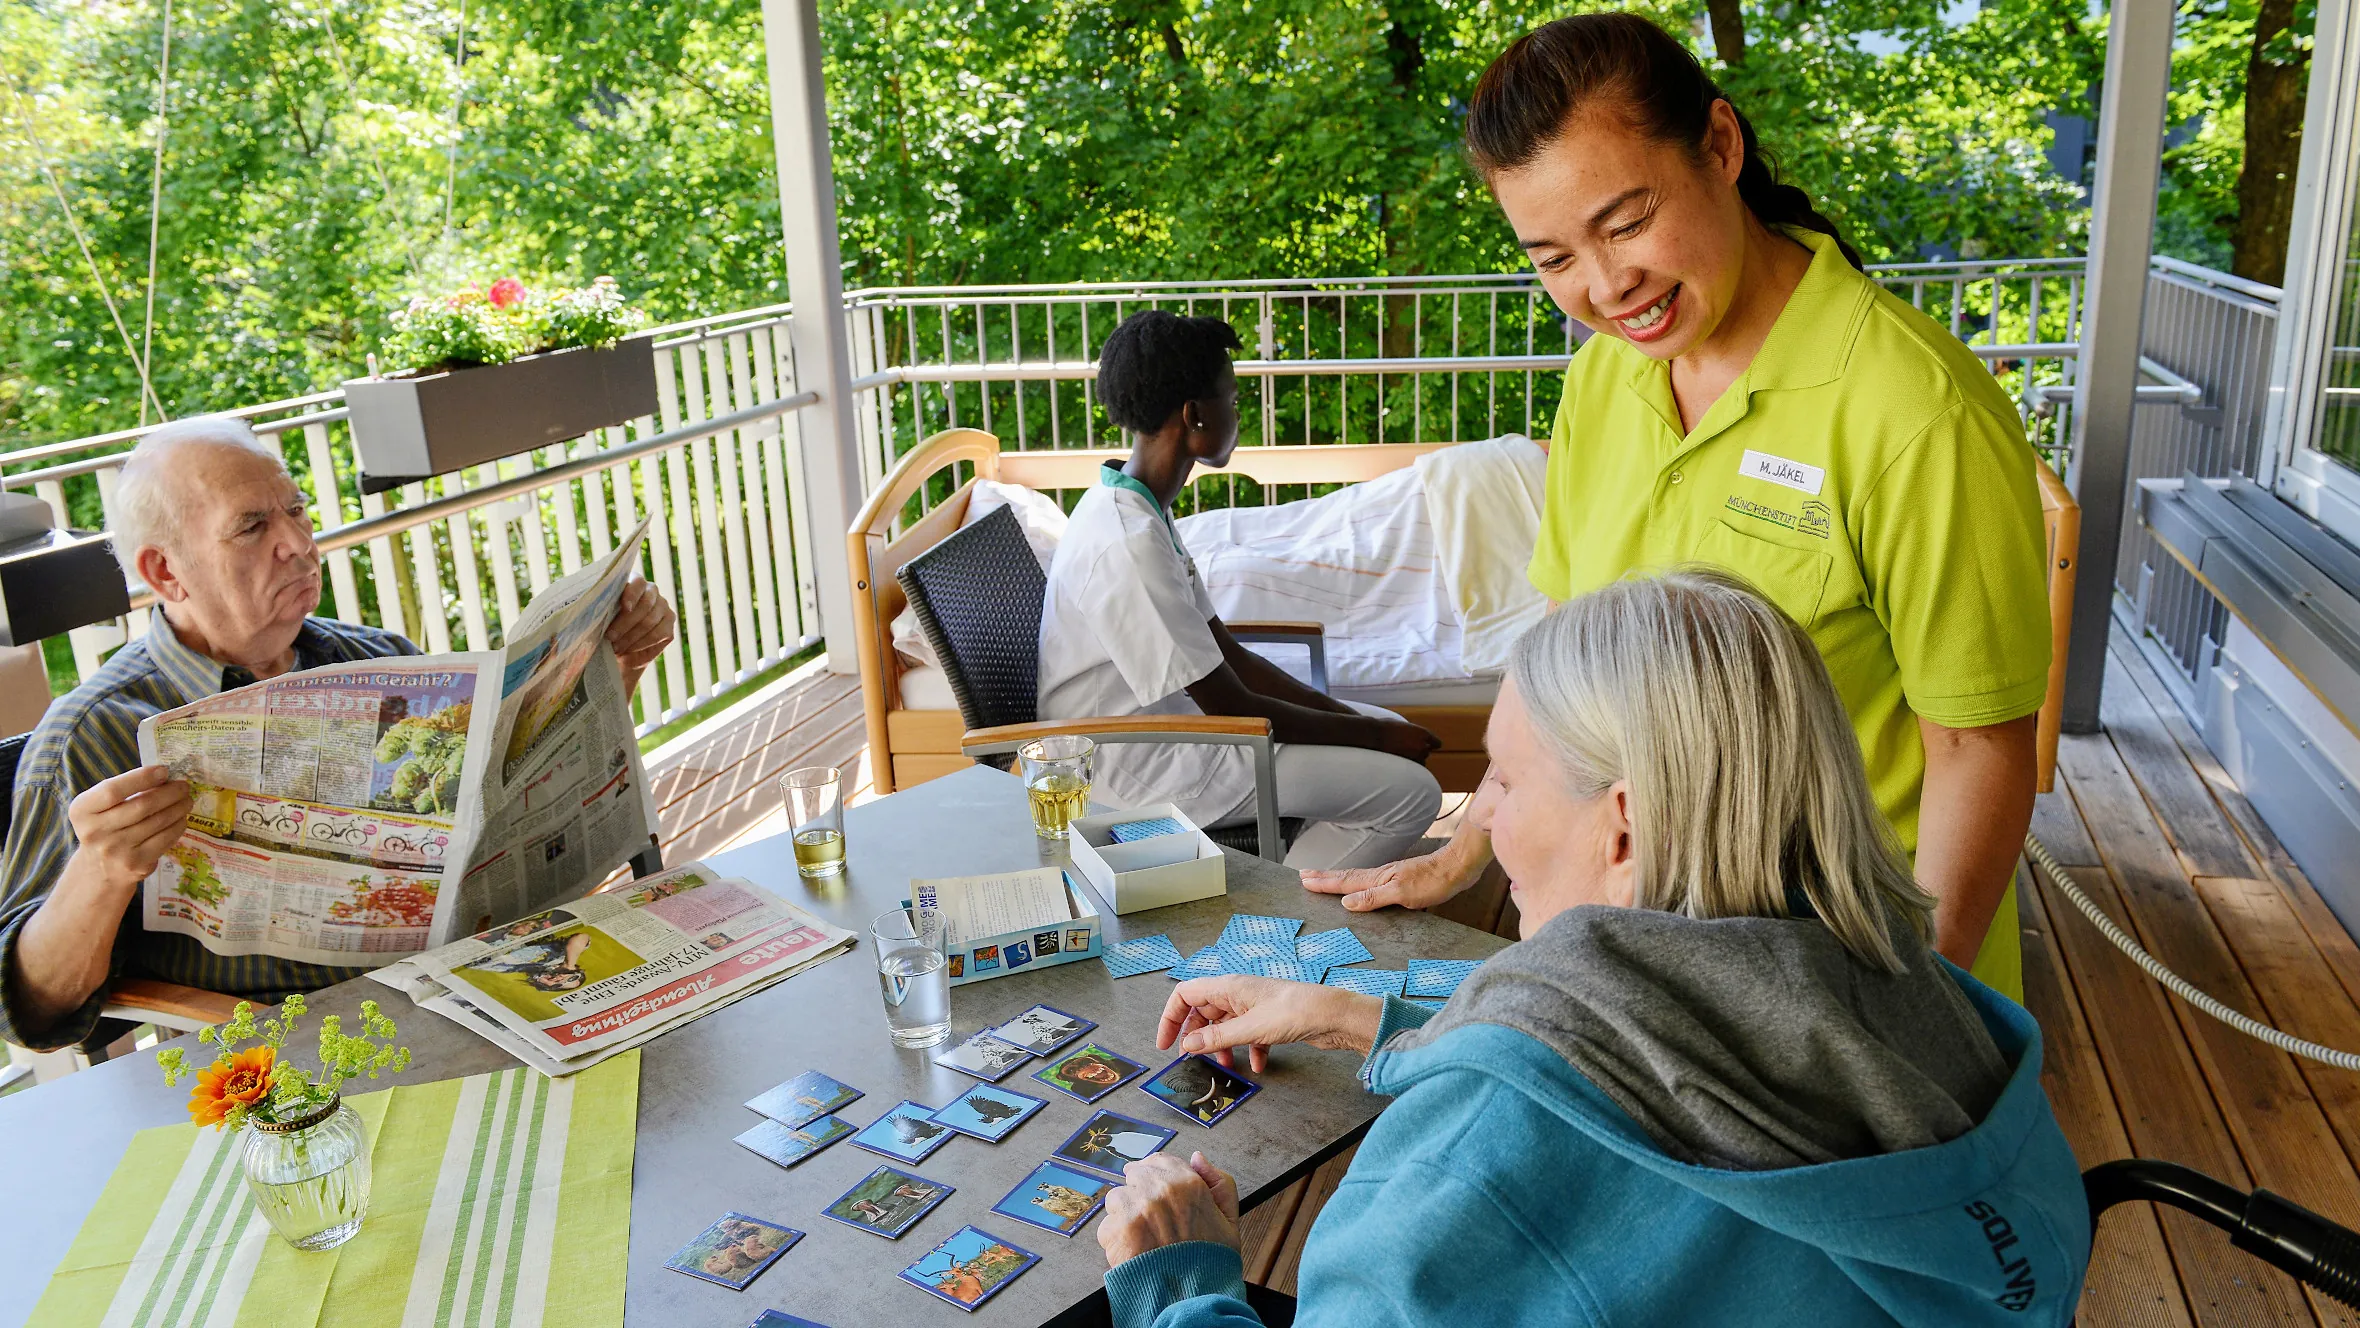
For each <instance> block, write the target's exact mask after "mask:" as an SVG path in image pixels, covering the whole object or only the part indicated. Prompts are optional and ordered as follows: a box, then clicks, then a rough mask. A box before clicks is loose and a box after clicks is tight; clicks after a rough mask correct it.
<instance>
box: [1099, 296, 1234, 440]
mask: <svg viewBox="0 0 2360 1328" xmlns="http://www.w3.org/2000/svg"><path fill="white" fill-rule="evenodd" d="M1241 344H1242V343H1241V342H1239V341H1238V339H1237V331H1236V329H1234V328H1232V327H1230V326H1229V324H1227V323H1225V322H1223V321H1222V320H1220V319H1218V318H1189V317H1183V316H1181V315H1179V314H1174V313H1167V312H1165V311H1164V310H1162V309H1149V310H1147V311H1145V312H1143V313H1136V314H1133V315H1131V316H1130V317H1129V318H1126V319H1124V320H1123V321H1122V322H1121V323H1120V324H1118V325H1117V326H1116V327H1115V330H1114V331H1113V332H1110V333H1108V334H1107V338H1106V345H1105V346H1104V347H1102V348H1101V349H1100V350H1099V352H1098V399H1099V400H1100V401H1103V402H1105V403H1106V414H1107V418H1109V419H1111V420H1113V421H1114V422H1115V423H1116V424H1118V425H1121V426H1122V427H1123V428H1126V429H1129V430H1130V431H1131V432H1133V433H1154V432H1155V431H1156V430H1158V429H1161V428H1163V427H1164V422H1165V421H1166V420H1169V419H1171V418H1172V413H1173V412H1174V411H1177V410H1179V409H1180V407H1181V406H1183V405H1185V404H1187V403H1188V402H1191V401H1197V400H1201V399H1203V398H1205V397H1209V396H1211V395H1213V393H1214V392H1215V391H1216V390H1218V389H1219V388H1220V386H1221V372H1222V370H1224V369H1225V368H1227V367H1228V365H1229V352H1231V351H1233V350H1236V349H1238V348H1239V347H1240V346H1241Z"/></svg>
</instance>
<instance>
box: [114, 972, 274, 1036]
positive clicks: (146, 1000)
mask: <svg viewBox="0 0 2360 1328" xmlns="http://www.w3.org/2000/svg"><path fill="white" fill-rule="evenodd" d="M246 1004H249V1005H252V1006H253V1007H254V1008H255V1010H256V1011H257V1012H262V1011H267V1010H269V1009H270V1008H271V1007H270V1006H269V1005H266V1004H264V1003H263V1002H261V1001H248V1002H246ZM238 1005H239V998H237V997H235V996H224V995H222V994H221V993H220V992H217V991H206V990H205V989H204V988H202V987H184V986H181V985H180V984H179V983H177V982H158V981H155V980H154V979H152V978H122V979H119V980H117V981H116V982H115V983H114V984H113V985H112V986H110V987H108V988H107V999H106V1006H105V1008H104V1011H103V1013H104V1014H106V1015H107V1017H109V1018H113V1019H132V1020H136V1021H138V1022H140V1023H145V1024H156V1025H158V1026H160V1027H164V1028H171V1029H178V1030H180V1031H182V1032H188V1031H191V1030H194V1029H199V1028H209V1027H211V1026H213V1025H214V1024H226V1023H228V1022H229V1021H230V1019H231V1018H233V1017H234V1016H235V1015H236V1014H237V1012H238Z"/></svg>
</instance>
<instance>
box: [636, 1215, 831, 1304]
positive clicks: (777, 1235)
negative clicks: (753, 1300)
mask: <svg viewBox="0 0 2360 1328" xmlns="http://www.w3.org/2000/svg"><path fill="white" fill-rule="evenodd" d="M801 1239H803V1233H802V1232H800V1231H797V1230H795V1229H794V1228H793V1227H783V1226H780V1225H779V1224H778V1223H776V1222H766V1221H764V1220H762V1219H761V1218H759V1217H748V1216H747V1215H745V1214H744V1213H724V1214H722V1216H721V1220H720V1221H718V1222H715V1223H714V1224H713V1225H711V1226H709V1227H706V1228H705V1229H704V1230H703V1231H701V1232H699V1233H698V1234H697V1238H696V1239H695V1240H692V1241H690V1242H689V1243H687V1244H686V1245H683V1246H681V1247H680V1252H679V1253H678V1254H675V1255H673V1256H672V1257H671V1258H669V1259H666V1260H665V1261H664V1266H665V1267H666V1268H669V1269H671V1270H672V1271H674V1272H676V1273H686V1274H688V1275H689V1276H690V1277H701V1278H703V1279H705V1280H706V1281H708V1282H719V1283H720V1284H721V1285H723V1286H725V1287H728V1288H729V1289H730V1290H732V1291H743V1290H745V1289H746V1284H747V1283H748V1282H751V1281H753V1280H754V1279H755V1278H757V1277H760V1276H761V1275H762V1270H763V1269H765V1268H768V1267H769V1266H771V1265H772V1264H774V1263H777V1262H778V1257H779V1256H780V1255H782V1254H785V1253H786V1252H787V1251H788V1250H790V1249H792V1248H794V1245H795V1242H796V1241H799V1240H801Z"/></svg>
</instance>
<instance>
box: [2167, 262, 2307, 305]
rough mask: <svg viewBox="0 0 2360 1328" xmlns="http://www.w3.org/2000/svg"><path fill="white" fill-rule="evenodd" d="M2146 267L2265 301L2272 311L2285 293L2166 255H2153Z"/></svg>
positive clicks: (2275, 287) (2256, 282)
mask: <svg viewBox="0 0 2360 1328" xmlns="http://www.w3.org/2000/svg"><path fill="white" fill-rule="evenodd" d="M2148 266H2149V267H2151V268H2153V269H2154V270H2156V271H2158V272H2169V273H2171V274H2172V275H2174V276H2178V277H2187V278H2189V279H2191V280H2194V281H2197V282H2200V283H2202V284H2204V285H2207V286H2217V287H2219V288H2221V289H2222V290H2231V291H2235V292H2237V293H2238V294H2240V295H2247V296H2251V297H2253V298H2254V299H2257V300H2264V301H2267V302H2268V303H2269V304H2270V305H2271V307H2272V308H2273V309H2275V308H2276V307H2277V304H2278V301H2280V300H2281V299H2283V298H2285V295H2286V292H2285V291H2284V290H2283V289H2281V288H2279V287H2277V286H2272V285H2268V284H2266V283H2264V282H2259V281H2254V280H2251V279H2249V278H2246V277H2240V276H2237V275H2235V274H2234V273H2229V272H2223V271H2220V270H2219V269H2217V268H2209V267H2203V266H2200V265H2198V264H2195V263H2191V262H2188V261H2186V260H2185V259H2179V258H2173V257H2171V256H2169V255H2167V254H2157V255H2155V256H2154V257H2153V258H2151V259H2149V260H2148Z"/></svg>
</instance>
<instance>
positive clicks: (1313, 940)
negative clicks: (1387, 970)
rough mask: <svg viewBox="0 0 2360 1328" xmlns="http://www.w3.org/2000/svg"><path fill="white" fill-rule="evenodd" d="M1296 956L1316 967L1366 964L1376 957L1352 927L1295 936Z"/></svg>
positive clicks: (1325, 967) (1326, 967)
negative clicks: (1362, 942)
mask: <svg viewBox="0 0 2360 1328" xmlns="http://www.w3.org/2000/svg"><path fill="white" fill-rule="evenodd" d="M1295 958H1297V959H1300V960H1302V961H1303V962H1304V963H1306V964H1309V965H1311V966H1312V967H1314V968H1320V969H1328V968H1334V967H1335V966H1336V965H1338V964H1365V963H1367V962H1368V961H1369V960H1371V959H1374V958H1376V956H1375V955H1372V954H1370V953H1369V952H1368V947H1367V946H1365V945H1362V944H1361V943H1360V938H1359V937H1358V936H1355V935H1353V934H1352V929H1351V928H1350V927H1338V928H1336V929H1335V930H1333V931H1318V932H1313V933H1311V934H1310V935H1309V936H1298V937H1296V938H1295Z"/></svg>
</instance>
